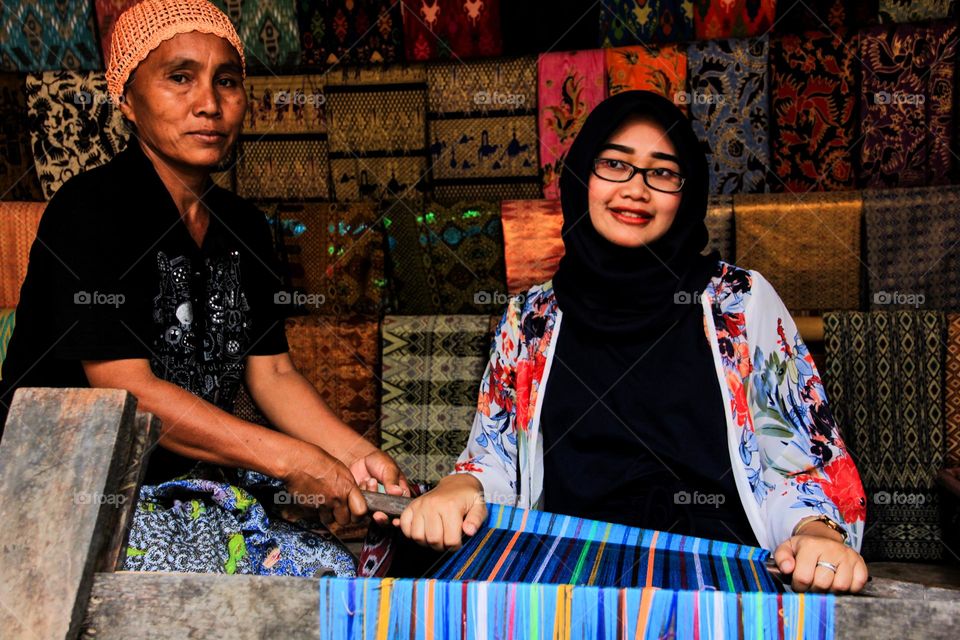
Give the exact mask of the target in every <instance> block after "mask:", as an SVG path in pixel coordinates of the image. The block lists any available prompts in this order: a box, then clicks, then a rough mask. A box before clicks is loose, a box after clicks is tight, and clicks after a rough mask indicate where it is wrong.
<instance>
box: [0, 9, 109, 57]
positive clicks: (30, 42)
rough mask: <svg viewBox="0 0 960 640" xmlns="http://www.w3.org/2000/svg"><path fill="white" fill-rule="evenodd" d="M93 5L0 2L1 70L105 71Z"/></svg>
mask: <svg viewBox="0 0 960 640" xmlns="http://www.w3.org/2000/svg"><path fill="white" fill-rule="evenodd" d="M95 33H96V26H95V24H94V15H93V3H91V2H89V1H85V0H34V1H32V2H2V3H0V69H3V70H4V71H32V72H39V71H46V70H53V69H70V70H75V71H76V70H93V69H102V68H103V61H102V59H101V58H100V47H99V46H98V45H99V43H98V42H97V39H96V37H95V36H94V34H95Z"/></svg>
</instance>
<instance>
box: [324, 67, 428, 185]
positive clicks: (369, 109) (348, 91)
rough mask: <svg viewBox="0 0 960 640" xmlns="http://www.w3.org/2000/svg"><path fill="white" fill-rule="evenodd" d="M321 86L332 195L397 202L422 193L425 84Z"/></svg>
mask: <svg viewBox="0 0 960 640" xmlns="http://www.w3.org/2000/svg"><path fill="white" fill-rule="evenodd" d="M416 73H417V75H418V77H419V81H416V82H409V81H408V82H402V83H396V84H368V83H366V82H364V81H362V80H361V81H360V82H353V81H349V80H348V82H346V83H339V82H338V83H336V84H332V83H330V82H329V78H328V84H327V87H326V96H327V118H328V120H327V126H328V131H329V136H330V170H331V174H332V181H333V197H334V199H336V200H341V201H355V200H381V199H384V198H402V197H407V196H408V195H409V194H412V193H417V192H420V191H422V189H423V184H422V183H423V180H424V177H425V174H426V172H427V164H426V154H427V150H426V137H427V132H426V89H427V87H426V81H425V75H424V72H423V69H422V68H419V69H417V70H416Z"/></svg>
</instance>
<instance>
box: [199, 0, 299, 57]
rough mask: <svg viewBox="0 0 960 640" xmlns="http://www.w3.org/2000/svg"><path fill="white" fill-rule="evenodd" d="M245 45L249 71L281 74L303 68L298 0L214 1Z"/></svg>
mask: <svg viewBox="0 0 960 640" xmlns="http://www.w3.org/2000/svg"><path fill="white" fill-rule="evenodd" d="M213 3H214V4H215V5H217V6H218V7H220V10H221V11H223V12H224V13H225V14H227V16H229V18H230V21H231V22H232V23H233V26H234V27H235V28H236V30H237V34H238V35H239V36H240V40H242V41H243V53H244V55H245V56H246V59H247V67H248V69H254V70H263V69H269V70H271V71H278V70H283V69H290V68H292V67H296V66H297V65H298V64H300V27H299V25H298V24H297V0H213Z"/></svg>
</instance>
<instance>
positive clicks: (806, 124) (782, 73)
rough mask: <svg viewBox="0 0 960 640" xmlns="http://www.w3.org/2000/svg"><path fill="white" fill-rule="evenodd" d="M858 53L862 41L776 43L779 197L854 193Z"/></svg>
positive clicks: (774, 182)
mask: <svg viewBox="0 0 960 640" xmlns="http://www.w3.org/2000/svg"><path fill="white" fill-rule="evenodd" d="M857 51H858V37H857V36H856V35H850V36H847V37H843V38H841V37H840V36H838V35H837V36H835V35H831V34H826V33H808V34H804V35H802V36H800V35H784V36H780V37H776V38H773V39H772V40H771V41H770V68H771V72H770V87H771V88H770V113H771V114H772V119H771V122H770V151H771V155H772V161H773V166H772V169H773V171H772V176H771V179H770V186H771V188H772V190H773V191H794V192H797V193H805V192H807V191H842V190H846V189H853V188H854V186H855V178H856V175H855V172H854V168H853V163H854V154H855V152H854V150H853V147H854V146H855V144H856V142H857V140H858V139H859V134H858V132H857V128H858V127H857V123H858V119H857V97H856V96H857V95H858V94H859V92H860V79H859V78H860V74H859V71H858V69H859V68H860V62H858V61H857Z"/></svg>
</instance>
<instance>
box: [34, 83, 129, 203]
mask: <svg viewBox="0 0 960 640" xmlns="http://www.w3.org/2000/svg"><path fill="white" fill-rule="evenodd" d="M26 87H27V123H28V125H29V127H30V141H31V144H32V146H33V155H34V160H35V161H36V167H37V176H38V177H39V178H40V185H41V187H42V188H43V194H44V196H45V197H46V198H47V200H49V199H50V198H52V197H53V194H54V193H56V191H57V189H59V188H60V186H61V185H62V184H63V183H64V182H66V181H67V180H69V179H70V178H72V177H73V176H75V175H76V174H78V173H81V172H83V171H86V170H87V169H93V168H94V167H98V166H100V165H102V164H106V163H107V162H108V161H109V160H110V159H111V158H113V156H115V155H117V154H118V153H120V152H121V151H122V150H123V149H124V147H125V146H126V144H127V140H128V139H129V137H130V132H129V131H128V130H127V127H126V125H125V124H124V123H123V116H121V115H120V110H119V109H114V108H113V107H112V106H111V105H110V103H109V101H107V100H105V98H106V96H107V81H106V78H105V77H104V75H103V72H102V71H92V72H89V73H82V72H75V71H45V72H43V73H42V74H31V75H28V76H27V84H26Z"/></svg>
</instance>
